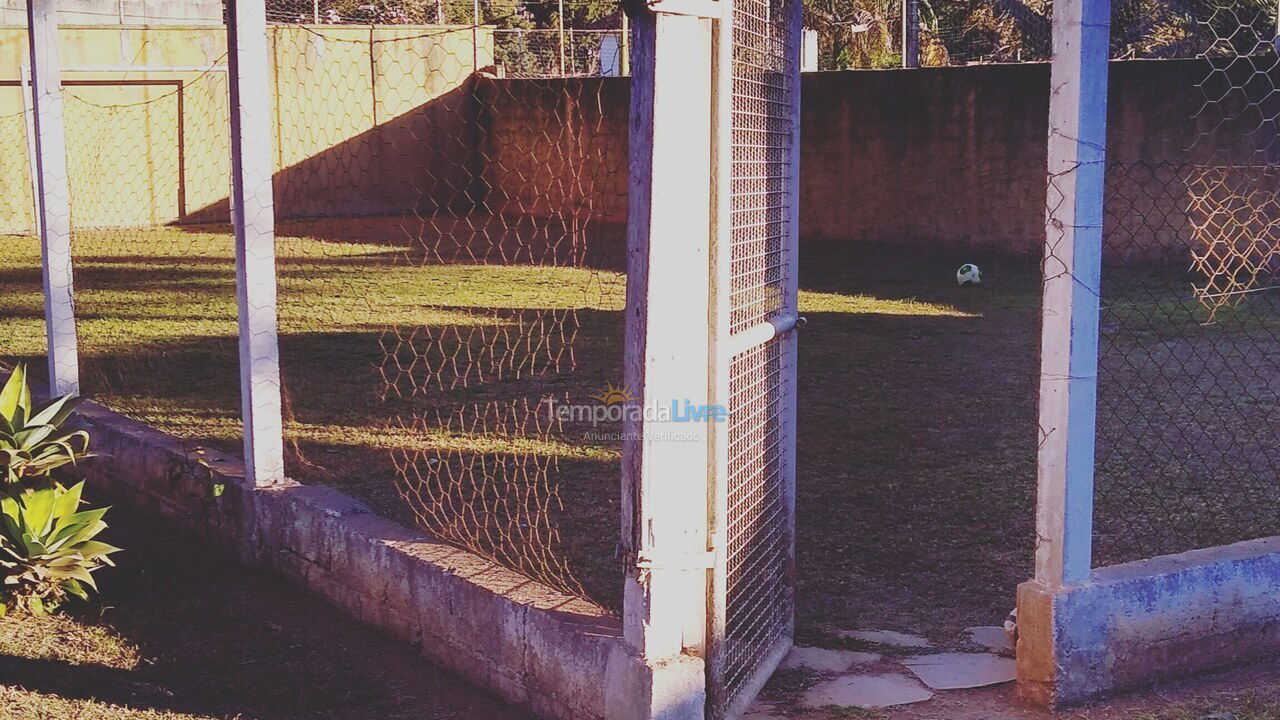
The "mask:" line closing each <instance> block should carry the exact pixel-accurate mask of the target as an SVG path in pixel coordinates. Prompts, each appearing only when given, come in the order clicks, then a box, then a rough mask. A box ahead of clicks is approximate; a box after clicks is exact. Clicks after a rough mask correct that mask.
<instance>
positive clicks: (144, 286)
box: [0, 223, 1268, 644]
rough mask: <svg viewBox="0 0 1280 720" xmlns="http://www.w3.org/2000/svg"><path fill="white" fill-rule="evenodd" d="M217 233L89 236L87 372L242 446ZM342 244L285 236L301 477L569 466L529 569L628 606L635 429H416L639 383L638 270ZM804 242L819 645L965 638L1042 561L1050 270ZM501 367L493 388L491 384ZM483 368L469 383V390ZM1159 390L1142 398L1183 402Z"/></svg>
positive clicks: (561, 473) (808, 577)
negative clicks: (526, 402)
mask: <svg viewBox="0 0 1280 720" xmlns="http://www.w3.org/2000/svg"><path fill="white" fill-rule="evenodd" d="M208 230H209V232H190V231H186V230H178V229H169V230H159V231H152V232H147V233H140V234H138V235H136V236H129V237H127V238H125V237H124V236H120V235H115V236H113V235H109V234H103V235H101V236H84V237H82V238H81V240H80V246H79V248H80V249H79V250H78V257H77V266H76V273H77V275H76V283H77V298H78V312H79V317H80V324H79V331H80V335H81V342H82V357H83V366H84V377H85V386H86V389H87V391H88V392H89V393H90V394H92V395H94V396H95V397H96V398H97V399H99V400H101V401H102V402H104V403H105V404H107V405H109V406H111V407H114V408H116V409H119V410H121V411H124V412H126V413H128V414H131V415H133V416H136V417H139V418H141V419H143V420H145V421H147V422H150V423H152V424H154V425H156V426H157V427H160V428H162V429H164V430H167V431H169V432H172V433H174V434H176V435H178V436H180V437H184V438H187V439H188V440H189V441H190V442H191V443H192V445H193V446H196V445H204V446H209V447H214V448H220V449H222V450H224V451H227V452H237V451H238V444H239V427H238V416H239V412H238V397H237V380H236V378H237V375H236V341H235V305H234V297H233V293H234V290H233V288H234V282H233V275H232V261H231V254H230V249H231V243H230V238H229V236H228V235H226V233H225V229H224V228H209V229H208ZM334 235H335V233H317V232H314V224H313V225H310V226H304V225H290V224H288V223H284V224H282V226H281V229H280V236H281V239H280V242H279V245H278V254H279V264H280V297H281V303H280V308H281V317H280V327H281V353H282V367H283V374H284V383H285V390H286V399H287V415H288V418H287V420H288V422H287V428H288V434H289V437H290V440H291V443H292V444H291V447H290V450H289V459H288V462H289V466H290V467H289V470H290V473H291V475H293V476H294V477H297V478H298V479H300V480H302V481H304V482H314V483H325V484H330V485H333V486H336V487H339V488H342V489H343V490H345V491H347V492H350V493H352V494H354V495H356V496H358V497H361V498H362V499H364V500H365V501H367V502H369V503H370V504H371V505H372V506H373V507H375V508H377V509H378V510H379V511H381V512H383V513H386V514H387V515H389V516H392V517H394V518H397V519H399V520H402V521H404V522H406V523H413V522H420V521H422V519H423V518H422V517H421V513H420V512H419V513H415V512H414V507H413V506H412V505H410V504H408V503H407V502H406V500H405V497H404V490H405V487H404V482H405V481H404V480H403V478H402V476H400V475H398V474H397V461H399V462H400V463H401V466H403V465H404V463H405V462H406V461H408V460H412V461H414V462H415V463H421V462H424V461H428V458H435V457H447V458H481V460H482V461H487V462H491V463H493V464H494V465H495V466H504V467H514V466H517V465H518V466H521V467H528V466H529V463H530V462H531V463H532V466H534V467H537V468H540V469H542V470H543V472H544V473H545V477H547V478H552V479H554V482H553V483H550V488H549V489H544V490H542V491H540V492H543V493H544V495H542V496H538V497H534V498H533V500H539V499H540V498H545V497H547V496H550V497H551V498H552V500H557V501H558V502H549V503H544V504H542V505H537V503H535V505H537V507H536V508H535V514H538V515H540V516H542V517H543V518H544V519H545V522H546V527H545V528H543V527H541V526H539V527H536V528H532V529H528V528H526V527H524V525H522V523H523V522H524V520H522V519H521V518H519V517H516V518H508V520H510V521H511V522H512V523H514V525H515V526H516V527H517V528H519V529H518V532H525V531H526V530H527V531H528V532H530V533H531V534H532V535H537V536H538V541H539V542H544V543H545V544H547V546H548V547H550V548H551V549H550V550H549V553H550V554H549V555H547V556H537V557H533V558H526V559H525V561H527V562H528V563H530V564H532V565H535V566H537V567H538V568H541V570H542V571H544V572H546V573H549V574H553V575H557V576H561V575H564V576H571V578H572V579H573V582H575V583H576V582H580V583H581V586H582V587H583V589H584V590H585V592H586V593H587V594H588V595H589V596H590V597H592V598H595V599H597V600H598V601H600V602H601V603H602V604H604V605H606V606H608V607H615V608H616V607H617V604H618V602H619V593H620V588H619V581H618V579H619V576H620V571H619V568H618V566H617V565H616V563H615V561H614V547H615V544H616V542H617V528H618V519H617V515H618V509H617V497H618V469H617V468H618V463H619V449H618V447H617V446H616V444H610V443H608V442H602V441H598V440H593V439H591V438H589V437H586V436H584V435H583V434H582V433H578V432H574V431H573V430H574V429H573V428H570V429H569V431H565V432H559V433H550V434H549V433H536V432H534V433H526V432H509V431H506V430H493V429H492V428H490V430H491V431H487V432H486V431H479V432H477V431H475V428H471V427H463V426H462V425H460V424H457V423H449V422H427V423H425V424H424V425H420V426H419V425H415V424H414V423H412V422H408V423H405V422H401V421H403V420H404V419H405V418H415V417H418V416H421V415H428V416H430V415H431V414H432V413H435V412H441V413H442V414H443V415H445V416H447V415H449V413H450V412H452V411H454V410H456V409H458V408H463V407H467V406H472V407H476V406H487V405H497V406H504V405H505V404H509V403H511V402H512V401H515V400H518V399H520V398H526V399H528V398H532V399H534V400H535V401H536V398H538V397H540V396H541V395H544V394H558V395H562V396H567V397H569V398H578V399H585V398H587V397H589V396H591V395H594V394H597V393H599V392H601V391H602V390H603V389H604V388H606V387H607V385H608V384H610V383H615V384H616V383H619V382H620V381H621V377H620V375H621V347H622V345H621V327H622V316H621V310H622V305H623V292H624V278H623V277H622V276H621V275H620V274H619V273H618V271H617V270H616V269H614V268H615V266H614V265H613V264H612V263H609V262H599V263H593V265H594V266H593V267H588V268H568V267H534V266H529V265H519V264H516V265H479V264H469V263H464V262H458V263H452V264H423V263H421V262H419V261H418V260H420V258H417V259H415V258H414V257H413V256H412V254H407V253H406V252H404V251H403V250H400V249H396V248H391V247H388V246H387V245H386V244H385V243H378V242H365V243H361V242H343V241H340V240H336V239H334ZM805 258H806V259H805V261H804V262H805V264H804V265H803V266H802V275H801V286H802V292H801V296H800V308H801V311H802V313H803V314H805V315H806V316H807V317H808V318H809V321H810V323H809V326H808V327H807V328H806V330H805V331H804V332H803V334H802V336H801V354H800V397H799V441H798V442H799V448H798V450H799V459H798V461H799V466H798V470H799V479H798V484H799V497H798V510H797V512H798V550H797V556H798V557H797V561H798V574H797V576H798V577H797V579H798V583H799V595H798V602H799V608H798V613H799V627H798V633H799V635H800V638H801V640H802V641H805V642H814V643H823V644H843V643H844V641H841V640H839V639H838V631H839V630H842V629H847V628H852V627H871V626H874V627H889V628H898V629H906V630H913V631H917V632H925V633H927V634H930V635H932V636H933V637H934V638H935V639H937V640H939V641H941V642H947V641H948V640H949V639H951V638H954V636H955V635H956V634H957V633H958V632H959V631H960V630H961V629H962V628H964V627H966V626H968V625H972V624H998V623H999V622H1000V621H1001V620H1002V619H1003V617H1004V614H1005V613H1006V612H1007V611H1008V609H1009V608H1010V607H1012V603H1013V591H1014V587H1015V586H1016V584H1017V583H1018V582H1020V581H1022V580H1025V579H1026V578H1027V577H1028V576H1029V573H1030V559H1031V549H1032V543H1033V528H1032V509H1033V504H1034V482H1035V443H1036V430H1035V428H1036V424H1035V391H1036V388H1035V382H1036V380H1035V378H1036V371H1037V360H1036V356H1037V347H1038V302H1039V300H1038V268H1037V267H1036V265H1035V263H1034V262H1028V261H1001V260H999V259H989V258H982V257H947V256H927V255H920V254H892V253H862V254H860V255H850V254H849V253H838V252H829V251H827V250H823V249H820V248H819V249H814V250H811V251H810V252H809V253H808V254H807V255H806V256H805ZM962 261H977V262H979V263H980V264H981V265H982V266H983V269H984V278H985V282H984V285H983V286H982V287H980V288H977V289H973V288H958V287H956V286H955V283H954V280H953V275H954V272H955V267H957V265H958V264H959V263H960V262H962ZM0 268H3V269H0V279H2V280H3V293H0V344H2V345H3V347H4V348H5V349H4V351H3V356H4V357H5V359H7V360H12V359H27V360H30V361H32V362H39V358H40V357H41V355H42V353H43V347H42V340H41V338H42V335H43V331H42V326H41V322H42V321H41V305H40V294H39V280H40V278H39V271H38V266H37V262H36V252H35V245H34V242H32V241H31V240H30V239H29V238H28V239H21V238H7V239H6V242H5V243H4V244H3V245H0ZM1105 332H1111V331H1110V330H1108V329H1107V328H1104V333H1105ZM1112 335H1115V337H1117V338H1120V339H1121V340H1122V341H1123V338H1124V337H1126V336H1125V335H1124V334H1123V333H1114V332H1112ZM1219 341H1220V338H1217V337H1210V338H1209V340H1206V341H1204V342H1215V343H1216V342H1219ZM1126 342H1127V341H1126ZM1190 342H1192V347H1193V349H1194V347H1201V346H1197V345H1195V343H1196V342H1199V341H1196V340H1194V339H1193V340H1192V341H1190ZM482 375H483V376H484V377H483V379H485V380H488V381H486V382H477V380H479V379H481V376H482ZM460 377H461V378H466V379H467V380H468V383H467V384H466V385H465V386H463V385H461V384H459V385H457V386H456V387H455V386H454V385H455V381H456V380H458V378H460ZM1179 392H1186V389H1185V388H1180V389H1179ZM1150 395H1151V396H1150V397H1149V398H1147V399H1146V400H1144V402H1150V403H1153V404H1154V405H1153V406H1161V407H1164V406H1166V405H1169V398H1168V397H1164V396H1161V395H1160V394H1159V393H1158V392H1153V393H1151V394H1150ZM1259 411H1260V412H1267V411H1268V408H1267V407H1261V408H1260V410H1259ZM499 424H500V423H499ZM1104 424H1105V423H1104ZM1106 432H1107V427H1103V428H1102V434H1103V435H1106ZM531 458H532V460H530V459H531ZM504 477H510V476H504ZM542 477H543V476H539V477H538V478H535V480H536V481H537V482H542V479H541V478H542ZM1132 485H1133V483H1130V485H1127V486H1126V487H1130V486H1132ZM471 500H473V501H475V500H476V498H474V497H473V498H471ZM1125 502H1135V500H1134V499H1133V498H1132V497H1127V498H1126V500H1125ZM1111 510H1113V508H1108V511H1111ZM1119 510H1123V508H1119ZM1194 511H1195V507H1192V508H1191V509H1190V510H1189V511H1188V512H1192V513H1194ZM1117 512H1118V510H1117ZM538 522H543V520H538ZM428 524H430V523H428ZM1101 527H1102V531H1101V532H1102V534H1103V539H1104V540H1105V539H1106V537H1108V536H1107V534H1108V533H1111V534H1114V535H1115V536H1116V537H1117V538H1125V537H1128V536H1129V534H1130V532H1129V530H1128V529H1127V528H1126V527H1125V526H1124V525H1123V523H1117V522H1112V523H1110V524H1105V525H1103V526H1101ZM542 530H545V531H546V532H547V533H550V534H551V535H552V536H554V535H558V539H557V538H555V537H551V538H550V539H548V538H547V537H543V535H541V534H539V532H540V531H542ZM1246 532H1247V531H1246ZM560 560H564V562H565V563H566V565H565V566H564V567H561V566H559V565H558V564H557V563H558V562H559V561H560Z"/></svg>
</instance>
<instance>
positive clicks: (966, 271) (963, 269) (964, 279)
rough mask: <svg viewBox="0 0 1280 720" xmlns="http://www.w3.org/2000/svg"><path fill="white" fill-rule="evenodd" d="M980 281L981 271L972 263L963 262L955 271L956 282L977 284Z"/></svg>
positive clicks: (959, 283)
mask: <svg viewBox="0 0 1280 720" xmlns="http://www.w3.org/2000/svg"><path fill="white" fill-rule="evenodd" d="M980 282H982V271H981V270H979V269H978V266H977V265H974V264H973V263H965V264H963V265H961V266H960V269H959V270H957V271H956V284H958V285H962V286H963V285H977V284H978V283H980Z"/></svg>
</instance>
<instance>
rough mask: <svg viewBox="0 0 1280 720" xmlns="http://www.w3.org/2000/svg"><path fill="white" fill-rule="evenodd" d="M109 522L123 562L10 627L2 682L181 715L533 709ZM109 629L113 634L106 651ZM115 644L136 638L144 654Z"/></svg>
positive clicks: (200, 557)
mask: <svg viewBox="0 0 1280 720" xmlns="http://www.w3.org/2000/svg"><path fill="white" fill-rule="evenodd" d="M108 520H109V521H110V523H111V528H110V529H109V531H108V538H107V539H108V540H109V541H110V542H112V543H115V544H118V545H121V546H123V547H124V548H125V549H126V550H125V552H123V553H121V554H120V555H118V556H117V561H118V563H119V567H118V568H115V569H107V570H104V571H102V572H101V573H100V585H101V587H102V595H101V596H99V597H97V598H95V600H94V601H93V602H92V604H90V605H88V606H84V605H75V606H71V607H70V608H69V612H70V613H71V616H70V617H69V618H60V619H59V618H55V619H51V620H50V621H48V622H47V623H44V624H41V625H37V626H36V627H34V628H33V627H30V626H25V627H24V626H17V627H15V626H5V632H6V633H12V632H20V633H22V634H23V635H24V636H26V637H23V638H11V639H10V640H11V642H14V641H18V640H25V641H26V642H25V644H24V646H23V647H22V648H20V649H17V650H14V649H11V650H10V653H11V654H9V655H5V656H0V682H3V683H4V684H6V685H10V686H21V688H23V690H24V691H26V692H30V693H39V694H44V695H55V696H58V697H60V698H64V699H81V700H86V701H88V700H93V701H95V702H94V704H95V705H100V704H101V703H112V704H117V705H122V706H127V707H131V708H141V709H155V710H158V711H169V712H174V713H184V715H183V716H182V717H185V713H192V714H199V715H207V716H213V717H218V718H232V717H243V718H254V719H255V720H296V719H301V718H335V719H341V720H348V719H349V720H363V719H365V718H371V717H377V718H387V719H388V720H409V719H410V718H414V719H416V718H439V719H440V720H445V719H446V718H458V717H485V718H495V720H496V719H502V720H516V719H517V718H521V719H524V718H527V717H528V716H527V715H526V714H524V713H522V712H519V711H516V710H515V709H512V708H510V707H508V706H506V705H505V704H503V703H501V702H499V701H497V700H494V699H492V698H491V697H490V696H488V695H486V694H484V693H483V692H481V691H480V690H478V689H477V688H475V687H474V686H471V685H470V684H469V683H467V682H466V681H464V680H462V679H460V678H458V677H456V676H454V675H452V674H450V673H448V672H446V671H444V670H443V669H441V668H439V667H437V666H435V665H433V664H432V663H430V662H428V661H426V660H424V659H422V658H420V657H418V656H417V655H415V654H414V653H413V652H411V651H410V650H409V649H408V648H407V647H404V646H403V645H401V644H399V643H396V642H392V641H389V640H385V639H383V638H381V637H380V636H378V635H377V634H376V633H374V632H373V631H371V630H369V629H367V628H363V627H360V626H358V625H357V624H355V623H354V622H352V621H349V620H347V619H345V618H343V617H341V616H339V614H338V613H337V612H336V611H334V610H332V609H330V608H328V607H326V606H324V605H322V604H320V603H319V602H318V601H315V600H312V599H310V598H307V597H304V596H302V595H300V594H298V593H297V592H296V591H293V590H290V589H286V588H285V587H283V586H282V585H281V584H280V583H278V582H276V581H273V580H268V579H266V578H263V577H261V576H259V575H257V574H256V573H254V572H251V571H245V570H243V569H241V568H238V567H236V566H234V565H231V564H229V563H226V562H223V561H221V560H219V559H217V557H218V553H216V552H212V551H210V550H208V549H206V548H204V547H201V546H198V545H195V544H193V543H191V542H188V541H186V540H183V539H180V538H179V537H177V536H176V535H173V534H169V533H168V532H167V531H163V530H159V529H156V528H155V527H154V523H152V522H150V521H145V520H142V519H141V518H138V517H136V516H132V515H129V514H127V513H126V512H124V511H123V510H122V509H119V508H113V509H112V510H111V512H110V513H109V514H108ZM7 622H13V621H12V620H10V621H7ZM104 630H105V632H103V631H104ZM104 636H105V637H114V638H116V640H115V642H114V643H112V642H108V643H106V645H107V646H106V647H104V641H103V640H102V638H103V637H104ZM116 643H122V644H123V645H124V646H136V648H137V655H140V656H141V657H140V662H139V661H138V658H136V657H134V658H133V660H132V661H129V660H130V657H131V656H132V653H128V652H121V651H120V649H119V647H118V645H116ZM6 644H7V645H10V643H6ZM10 647H12V645H10ZM42 647H52V650H53V654H54V655H55V657H52V658H51V657H49V653H41V652H40V651H39V650H37V648H42ZM120 656H124V657H120ZM112 665H115V667H113V666H112ZM81 710H83V707H82V708H81ZM99 712H100V713H101V714H100V715H99V714H93V713H92V712H85V715H86V716H89V717H95V718H96V717H103V718H114V717H116V714H115V713H116V712H118V711H113V710H109V709H108V710H99ZM76 716H77V717H79V716H80V715H76ZM120 716H121V717H123V712H120ZM166 718H167V716H166ZM175 720H176V719H175Z"/></svg>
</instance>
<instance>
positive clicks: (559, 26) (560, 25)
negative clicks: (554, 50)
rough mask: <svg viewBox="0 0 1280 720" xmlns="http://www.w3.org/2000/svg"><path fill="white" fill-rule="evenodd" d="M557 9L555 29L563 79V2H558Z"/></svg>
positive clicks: (562, 0) (560, 0) (561, 0)
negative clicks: (558, 43) (557, 35)
mask: <svg viewBox="0 0 1280 720" xmlns="http://www.w3.org/2000/svg"><path fill="white" fill-rule="evenodd" d="M559 7H560V9H559V11H557V13H556V27H557V29H558V30H559V31H560V32H559V36H560V77H564V76H565V74H564V0H559Z"/></svg>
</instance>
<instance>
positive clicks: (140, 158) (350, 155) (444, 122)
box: [0, 26, 493, 232]
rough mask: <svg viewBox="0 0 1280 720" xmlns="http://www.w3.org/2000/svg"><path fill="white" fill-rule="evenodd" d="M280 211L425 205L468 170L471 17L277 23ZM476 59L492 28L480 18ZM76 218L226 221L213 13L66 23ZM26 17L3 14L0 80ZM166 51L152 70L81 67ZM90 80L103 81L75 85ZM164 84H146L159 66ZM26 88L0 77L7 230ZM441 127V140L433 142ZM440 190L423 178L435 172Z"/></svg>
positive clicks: (16, 197)
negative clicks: (449, 23)
mask: <svg viewBox="0 0 1280 720" xmlns="http://www.w3.org/2000/svg"><path fill="white" fill-rule="evenodd" d="M269 35H270V38H269V39H270V42H271V47H270V56H271V58H272V61H273V67H271V68H268V69H267V70H268V72H270V73H271V80H272V84H273V95H274V98H273V101H274V102H273V104H274V109H275V117H274V126H275V138H276V147H275V148H274V150H273V153H274V156H275V160H276V168H277V176H276V189H277V209H278V213H279V214H280V215H281V216H282V217H290V216H314V215H349V214H369V213H381V212H414V211H424V210H431V209H433V204H434V203H436V202H437V199H438V198H439V197H442V196H443V197H447V196H448V195H449V193H450V192H453V191H452V190H450V189H449V188H452V187H453V186H456V185H461V186H462V187H463V188H464V189H465V187H466V186H467V184H468V183H469V182H470V180H469V178H470V176H471V173H470V172H469V170H468V167H467V163H468V162H469V159H468V157H467V154H466V152H463V151H464V150H467V148H469V147H471V146H472V143H471V142H470V141H471V137H470V136H471V135H472V134H473V133H475V132H476V117H475V115H474V113H475V110H474V109H473V103H472V102H471V100H470V99H469V92H468V88H469V85H468V83H469V82H470V79H471V74H472V73H471V70H472V67H473V61H474V60H473V41H472V32H471V30H470V29H466V28H442V27H425V26H402V27H394V28H382V27H380V28H370V27H368V26H343V27H315V28H308V27H299V26H272V27H271V28H270V30H269ZM479 44H480V57H479V61H480V66H481V67H485V66H487V65H490V64H492V62H493V61H492V35H491V34H490V33H488V32H485V31H482V32H481V33H480V42H479ZM59 49H60V51H61V53H62V61H63V66H64V68H66V71H65V72H64V75H63V79H64V83H66V84H65V86H64V90H65V93H64V95H65V98H66V102H65V108H66V125H67V145H68V153H67V155H68V165H69V168H68V170H69V173H70V178H71V192H72V222H73V225H74V226H75V227H104V226H105V227H121V226H137V225H156V224H164V223H171V222H176V221H182V220H187V221H216V220H223V221H225V219H226V216H227V211H226V197H227V183H228V175H229V172H230V167H229V165H230V163H229V148H228V132H229V120H228V109H227V85H226V73H225V71H223V70H200V69H198V68H205V67H208V66H225V65H226V42H225V34H224V32H223V30H222V29H221V28H216V27H215V28H210V27H125V28H118V27H115V28H113V27H65V28H63V29H62V30H61V39H60V46H59ZM25 62H26V37H25V29H23V28H14V27H4V28H0V80H9V81H14V80H17V79H18V78H19V73H20V67H21V65H22V64H25ZM93 66H96V67H102V66H128V67H140V66H163V67H166V68H182V69H180V70H173V69H170V70H164V71H155V72H142V71H137V70H133V71H128V72H124V71H121V70H110V71H95V72H85V71H82V70H76V68H85V67H93ZM84 81H107V84H105V85H100V86H84V85H80V84H77V83H80V82H84ZM156 81H159V82H160V83H161V84H158V85H142V84H141V83H142V82H156ZM21 110H22V98H21V95H20V93H19V91H18V89H17V88H15V87H12V86H8V87H5V86H0V232H24V231H27V230H29V229H30V227H31V222H32V210H31V192H30V179H29V176H28V174H27V170H26V164H27V163H26V149H25V142H26V140H25V131H24V125H25V123H24V121H23V117H22V115H21ZM433 141H434V142H433ZM435 186H439V187H440V188H442V192H441V193H436V194H432V193H430V192H428V191H429V190H430V189H431V188H432V187H435Z"/></svg>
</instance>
